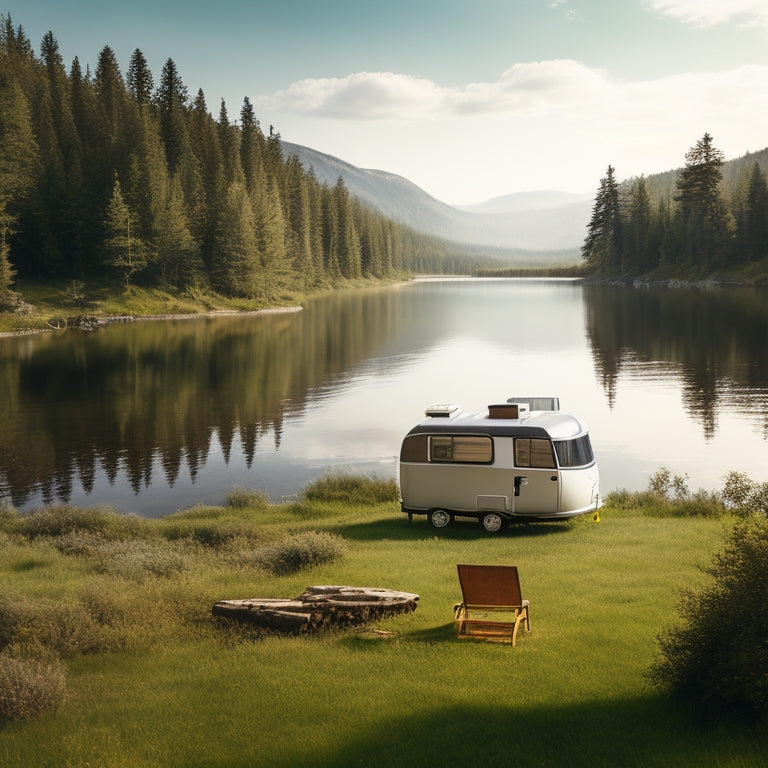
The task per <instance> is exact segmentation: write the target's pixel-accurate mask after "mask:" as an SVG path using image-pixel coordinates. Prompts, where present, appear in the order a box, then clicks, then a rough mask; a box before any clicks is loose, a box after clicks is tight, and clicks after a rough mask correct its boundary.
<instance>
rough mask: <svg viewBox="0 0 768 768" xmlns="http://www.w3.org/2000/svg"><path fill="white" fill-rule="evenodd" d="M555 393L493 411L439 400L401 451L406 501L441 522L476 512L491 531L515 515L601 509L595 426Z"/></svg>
mask: <svg viewBox="0 0 768 768" xmlns="http://www.w3.org/2000/svg"><path fill="white" fill-rule="evenodd" d="M559 408H560V403H559V400H558V398H556V397H547V398H543V397H512V398H509V400H508V401H507V402H506V403H501V404H499V405H489V406H488V413H487V415H484V416H482V415H476V414H465V413H464V412H463V411H462V410H461V408H460V407H459V406H457V405H434V406H430V407H429V408H427V409H426V411H425V416H426V418H425V419H424V421H422V422H421V423H419V424H417V425H416V426H415V427H414V428H413V429H411V431H410V432H408V434H407V435H406V436H405V438H404V440H403V444H402V447H401V450H400V494H401V508H402V510H403V512H404V513H406V514H407V515H408V519H409V520H410V519H412V517H413V515H427V517H428V518H429V521H430V522H431V524H432V525H433V526H434V527H435V528H445V527H446V526H447V525H450V524H451V522H452V521H453V520H454V518H456V517H469V518H475V519H476V520H478V521H479V522H481V523H482V525H483V527H484V528H485V529H486V530H487V531H490V532H496V531H499V530H501V529H502V528H503V527H504V526H505V525H506V524H507V523H509V522H512V521H517V522H525V521H530V520H544V519H547V520H551V519H562V518H567V517H572V516H574V515H581V514H584V513H586V512H591V511H595V510H597V509H598V508H599V506H600V504H601V501H600V495H599V475H598V470H597V463H596V462H595V457H594V454H593V453H592V445H591V443H590V441H589V433H588V432H587V428H586V426H585V425H584V423H583V422H582V421H581V420H580V419H578V418H577V417H576V416H571V415H568V414H566V413H561V412H560V410H559Z"/></svg>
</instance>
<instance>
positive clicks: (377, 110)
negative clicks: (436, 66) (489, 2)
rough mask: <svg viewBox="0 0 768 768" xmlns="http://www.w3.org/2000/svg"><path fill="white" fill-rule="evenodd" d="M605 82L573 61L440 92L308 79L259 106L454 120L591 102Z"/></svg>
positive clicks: (418, 82) (351, 116)
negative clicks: (553, 104)
mask: <svg viewBox="0 0 768 768" xmlns="http://www.w3.org/2000/svg"><path fill="white" fill-rule="evenodd" d="M610 87H611V86H610V84H609V82H608V80H607V79H606V76H605V75H604V74H603V73H602V72H601V71H599V70H594V69H589V68H587V67H585V66H583V65H582V64H579V63H577V62H575V61H570V60H554V61H539V62H531V63H521V64H515V65H514V66H513V67H511V68H510V69H508V70H507V71H506V72H504V73H503V74H502V75H501V77H500V78H499V79H498V80H496V81H495V82H492V83H470V84H469V85H466V86H462V87H450V88H446V87H442V86H439V85H437V84H436V83H434V82H432V81H431V80H428V79H426V78H421V77H413V76H411V75H402V74H395V73H392V72H360V73H357V74H352V75H349V76H347V77H344V78H322V79H307V80H300V81H299V82H297V83H293V84H292V85H291V86H289V87H288V88H287V89H286V90H284V91H278V92H277V93H275V94H274V96H273V97H271V98H270V99H264V100H260V101H261V104H260V105H259V106H263V107H268V108H270V109H275V108H281V109H286V110H289V111H291V112H295V113H299V114H306V115H312V116H317V117H329V118H337V119H339V118H340V119H345V120H395V121H398V122H412V121H420V120H428V121H433V120H440V119H444V118H446V117H452V116H456V115H479V114H495V113H501V112H510V111H513V112H517V111H529V110H537V109H541V108H542V107H546V106H547V105H549V104H551V103H552V102H553V101H557V102H562V101H569V100H577V101H579V102H583V101H584V100H587V101H592V100H594V99H596V98H600V97H601V96H603V95H604V94H605V92H606V91H607V90H608V89H610Z"/></svg>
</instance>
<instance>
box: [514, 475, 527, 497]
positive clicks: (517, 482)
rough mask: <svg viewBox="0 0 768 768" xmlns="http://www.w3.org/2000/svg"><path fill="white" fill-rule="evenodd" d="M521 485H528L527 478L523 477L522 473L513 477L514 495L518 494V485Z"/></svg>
mask: <svg viewBox="0 0 768 768" xmlns="http://www.w3.org/2000/svg"><path fill="white" fill-rule="evenodd" d="M521 485H528V478H527V477H523V476H522V475H517V476H516V477H515V496H519V495H520V486H521Z"/></svg>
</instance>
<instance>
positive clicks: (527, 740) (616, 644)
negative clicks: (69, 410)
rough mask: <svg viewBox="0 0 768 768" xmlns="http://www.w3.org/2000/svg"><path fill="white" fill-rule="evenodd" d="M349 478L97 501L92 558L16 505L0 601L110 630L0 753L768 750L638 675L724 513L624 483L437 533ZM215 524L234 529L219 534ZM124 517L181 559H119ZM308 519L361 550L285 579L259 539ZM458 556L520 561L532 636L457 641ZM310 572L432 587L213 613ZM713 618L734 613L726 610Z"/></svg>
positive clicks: (405, 754)
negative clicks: (680, 504)
mask: <svg viewBox="0 0 768 768" xmlns="http://www.w3.org/2000/svg"><path fill="white" fill-rule="evenodd" d="M324 482H325V481H324ZM373 485H374V486H375V485H376V484H375V483H374V484H373ZM331 486H333V484H331ZM342 486H343V488H344V489H346V490H344V492H343V493H340V492H339V490H338V488H336V489H334V487H327V488H325V489H324V490H323V488H324V486H323V485H322V484H319V485H316V486H313V487H311V488H310V489H308V492H307V493H305V494H303V495H302V499H301V501H300V503H299V504H295V505H287V506H270V505H266V504H264V502H263V499H262V498H261V497H260V496H259V495H258V494H255V495H254V504H253V506H250V507H249V506H243V504H242V499H243V498H244V497H243V494H242V492H239V493H238V494H237V495H236V498H237V502H236V503H234V504H232V503H230V504H229V505H228V506H226V507H195V508H193V509H192V510H189V511H187V512H182V513H179V514H178V515H173V516H170V517H168V518H165V519H163V520H155V521H153V520H147V521H142V523H141V525H139V526H138V529H134V526H135V522H134V521H133V520H131V521H130V524H127V523H126V524H124V525H122V526H121V525H117V524H116V523H115V522H114V521H113V520H112V519H111V518H109V517H108V518H107V520H106V522H105V520H104V514H105V513H104V512H103V511H102V512H101V517H100V518H99V522H98V524H96V523H94V526H93V528H94V530H91V531H86V530H84V529H80V533H81V534H82V535H83V537H84V540H85V541H86V543H88V542H89V541H90V546H91V547H92V548H93V549H92V550H88V549H87V547H86V548H85V549H83V550H82V551H81V552H80V553H79V554H75V553H72V550H67V549H66V547H63V548H62V547H61V543H62V542H61V539H62V537H70V538H69V539H68V541H69V540H71V538H72V536H73V535H77V533H78V532H77V531H75V532H74V534H73V531H72V530H71V529H68V530H66V531H64V532H59V533H56V532H55V531H54V532H53V533H50V534H49V535H45V536H40V535H36V536H34V537H32V536H31V535H30V532H29V531H28V530H25V525H24V518H18V517H16V516H13V515H6V516H3V517H2V518H1V519H0V583H2V584H3V596H4V599H6V600H15V601H16V602H17V603H21V604H22V605H23V606H24V607H25V608H26V610H27V611H29V612H34V610H33V607H34V606H42V607H43V608H46V609H47V611H46V613H47V614H48V616H49V618H50V620H51V622H54V618H55V613H56V611H55V609H54V608H53V606H54V604H56V605H63V606H68V608H67V609H66V610H65V609H61V612H62V615H63V616H64V617H65V618H66V619H67V620H69V618H68V617H71V615H75V614H76V612H77V611H85V612H86V613H87V615H88V616H89V617H90V618H89V621H92V622H93V627H92V632H93V633H94V635H96V634H98V635H99V638H100V639H101V643H102V644H101V645H99V646H97V647H94V648H92V649H88V650H89V652H78V651H76V650H72V649H70V651H68V652H67V653H66V654H61V653H59V655H58V657H59V658H63V659H64V667H65V672H66V697H65V698H64V700H63V702H62V703H61V704H60V705H59V706H58V708H57V709H55V710H50V711H48V712H46V713H44V714H42V715H39V716H38V717H36V718H35V719H32V720H28V721H21V722H12V723H9V724H6V725H5V726H3V727H0V765H8V766H15V767H18V768H24V766H35V767H36V768H37V767H39V766H72V767H74V766H86V765H88V766H104V767H105V768H106V767H109V768H121V767H122V766H126V767H127V766H142V768H143V767H145V766H147V767H150V766H157V768H161V767H162V768H174V766H180V767H181V766H184V767H185V768H192V767H194V766H201V767H202V766H206V767H210V766H227V767H232V768H234V767H235V766H249V767H252V768H258V767H259V766H277V767H278V768H280V767H282V766H285V768H288V767H289V766H291V767H295V766H313V767H318V768H325V767H326V766H327V767H328V768H331V767H332V766H333V767H334V768H337V767H338V766H359V765H364V766H387V767H388V768H389V767H390V766H409V768H412V766H415V765H430V764H435V765H442V766H459V765H461V766H466V765H478V766H486V765H521V766H577V767H578V766H590V767H594V766H637V767H638V768H640V767H641V766H642V767H643V768H645V767H647V766H659V767H660V768H661V767H662V766H663V767H664V768H668V767H669V766H675V767H677V766H697V767H698V766H708V767H709V766H724V767H725V766H728V767H730V766H743V767H745V768H746V767H748V766H759V765H764V764H766V761H768V738H767V737H766V735H765V733H764V730H765V729H764V727H762V728H758V727H757V726H749V725H747V724H739V723H733V722H730V723H727V724H723V725H721V726H712V725H707V726H704V725H703V724H702V723H700V722H699V721H698V720H697V719H696V717H695V716H694V715H693V714H692V712H691V711H690V710H689V709H688V708H687V707H686V706H685V705H684V704H681V703H679V702H678V701H676V700H674V699H671V698H668V697H667V696H665V695H663V694H662V693H661V692H659V691H658V690H656V689H655V688H653V687H652V685H651V684H650V683H649V682H648V680H647V678H646V672H647V670H648V668H649V667H650V665H651V663H652V662H653V661H654V659H655V658H656V654H657V646H656V636H657V634H658V633H659V632H660V631H661V629H662V628H664V627H665V626H669V625H670V624H672V623H674V622H675V621H676V620H677V604H678V600H679V596H680V591H681V589H682V588H684V587H696V586H697V585H702V584H704V583H706V581H707V579H708V576H707V575H706V574H705V573H704V571H703V567H704V566H706V565H708V564H709V563H710V561H711V559H712V555H713V554H714V552H715V551H717V550H719V549H720V547H721V545H722V542H723V540H724V536H725V533H726V531H727V530H728V529H729V527H730V526H731V525H732V522H733V519H732V518H731V517H730V516H729V515H723V516H705V515H702V514H692V515H689V514H685V515H683V516H681V517H670V516H650V515H648V514H644V513H643V511H642V510H641V509H635V508H632V507H631V505H630V504H629V503H628V501H627V498H626V497H622V500H623V504H622V505H620V506H619V507H616V508H613V507H609V506H607V507H606V508H604V509H603V510H602V513H601V520H600V522H598V523H596V522H593V520H592V518H591V517H590V516H586V517H583V518H578V519H576V520H573V521H570V522H559V523H541V524H532V525H530V526H525V527H524V526H519V527H511V528H508V529H506V530H505V531H503V532H502V533H501V534H500V535H495V536H494V535H489V534H486V533H485V532H484V531H483V530H482V529H481V528H480V527H479V526H477V525H473V524H461V523H458V524H456V525H455V526H453V527H451V528H449V529H447V530H445V531H443V532H441V533H440V534H438V535H436V534H435V532H434V531H433V530H432V529H431V528H430V527H429V525H428V524H427V522H426V521H425V520H424V519H423V518H416V519H414V521H413V522H412V523H410V524H409V523H408V522H407V519H406V518H405V516H403V515H402V514H401V513H400V512H399V510H398V506H397V503H396V502H395V501H380V502H376V503H370V504H366V503H364V502H363V501H361V500H359V499H358V500H357V501H350V500H348V498H342V499H341V500H339V496H342V497H343V496H344V495H345V494H349V493H352V495H355V494H358V493H359V487H358V486H357V485H356V484H354V483H352V484H350V483H349V482H348V481H346V480H345V481H344V483H342ZM356 489H357V490H356ZM381 492H382V493H383V494H384V495H385V496H386V494H387V493H388V491H387V490H386V489H382V490H381ZM375 495H376V494H375V493H374V494H373V496H372V497H371V498H374V497H375ZM657 514H658V509H657V511H656V512H655V513H654V515H657ZM97 517H98V515H97ZM68 519H69V520H71V519H72V515H71V514H70V515H69V517H68ZM219 526H221V527H222V530H223V531H225V534H222V535H215V534H213V533H211V531H212V530H216V529H217V527H219ZM49 530H50V529H49ZM118 530H119V531H122V532H123V533H122V534H121V535H122V536H123V539H119V538H118V539H117V540H123V541H126V542H134V543H135V545H136V546H137V547H145V548H149V550H150V551H152V552H154V553H155V554H156V555H157V556H158V557H161V556H166V557H170V554H169V553H170V551H171V550H166V549H165V548H166V547H171V548H172V552H173V558H177V559H178V560H179V561H180V562H181V567H180V569H178V570H174V571H173V572H172V573H169V574H163V573H162V572H161V571H160V572H158V571H153V570H152V569H151V568H150V569H149V570H142V568H141V567H139V566H137V567H136V570H131V569H128V568H119V567H117V566H116V565H115V566H114V567H113V568H111V569H110V568H109V567H105V565H104V562H103V558H101V557H100V556H99V552H102V551H103V550H102V549H100V547H107V546H114V544H115V540H116V539H115V538H114V536H113V533H114V532H115V531H118ZM201 530H206V531H208V533H207V534H205V535H198V534H199V531H201ZM105 531H106V532H107V533H106V534H105ZM226 532H230V533H232V535H229V534H228V533H226ZM86 533H88V534H89V535H91V536H92V537H93V536H95V535H96V534H98V536H97V537H96V538H91V539H88V536H87V535H86ZM311 533H316V534H318V535H320V534H332V535H333V536H334V537H340V538H341V539H343V541H344V543H345V547H344V548H343V551H341V552H338V553H336V554H337V556H336V557H335V559H332V560H331V561H330V562H325V563H323V564H321V565H317V566H315V567H309V568H306V569H303V570H299V571H296V572H292V573H290V574H288V575H285V576H276V575H274V574H273V572H271V571H270V570H268V569H266V568H264V567H259V565H258V558H257V557H256V558H254V557H253V556H254V555H255V554H256V553H258V552H263V548H267V547H271V546H274V545H275V543H277V542H281V541H285V540H286V539H290V537H301V536H302V535H305V534H311ZM112 552H113V557H114V559H115V560H116V561H118V560H120V557H121V555H120V553H116V552H115V551H114V550H112ZM124 556H125V557H128V555H124ZM139 560H141V558H139ZM174 562H175V560H174ZM458 562H474V563H509V564H515V565H517V566H518V567H519V569H520V575H521V582H522V587H523V592H524V595H525V596H526V597H527V598H528V599H529V600H530V601H531V624H532V631H531V633H530V634H527V633H525V632H521V634H520V636H519V637H518V645H517V647H516V648H511V647H510V646H509V645H502V644H496V643H485V642H481V641H480V642H478V641H458V640H457V639H456V636H455V630H454V627H453V624H452V621H451V619H452V607H453V604H454V603H455V602H456V601H457V600H458V599H459V597H460V592H459V585H458V579H457V576H456V564H457V563H458ZM311 584H349V585H356V586H378V587H388V588H392V589H399V590H405V591H410V592H416V593H418V594H419V595H420V596H421V600H420V604H419V607H418V609H417V610H416V611H415V612H414V613H412V614H408V615H404V616H400V617H394V618H390V619H386V620H383V621H381V622H378V623H375V624H371V625H369V626H366V627H361V628H355V629H348V630H338V631H330V632H327V633H325V634H321V635H316V636H308V637H298V638H297V637H279V636H260V635H259V634H257V633H256V632H254V631H251V630H248V629H245V628H242V627H239V626H231V625H228V624H219V623H216V622H214V621H213V620H212V618H211V606H212V604H213V603H214V602H215V601H216V600H219V599H228V598H241V597H294V596H296V595H298V594H300V593H301V592H302V591H303V590H304V588H305V587H306V586H308V585H311ZM54 623H55V622H54ZM86 629H87V628H81V631H82V632H85V630H86ZM712 631H713V632H727V631H728V627H727V622H723V625H722V626H719V627H713V628H712ZM70 632H71V633H73V634H74V629H72V628H70ZM27 640H29V638H27ZM56 641H57V642H62V641H61V637H59V636H57V638H56ZM81 642H85V640H83V639H81ZM10 650H13V652H14V654H16V655H17V656H18V655H23V654H24V653H33V652H34V653H37V654H40V653H41V651H40V648H39V647H35V646H34V643H32V644H31V645H29V646H28V647H27V646H25V644H24V642H22V641H19V640H18V639H17V642H16V645H15V647H14V648H12V649H9V648H6V649H5V650H4V651H3V653H9V652H10ZM48 652H49V653H53V651H50V650H49V651H48Z"/></svg>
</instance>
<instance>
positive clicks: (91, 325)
mask: <svg viewBox="0 0 768 768" xmlns="http://www.w3.org/2000/svg"><path fill="white" fill-rule="evenodd" d="M302 309H303V307H301V306H295V307H268V308H266V309H214V310H211V311H209V312H195V313H185V314H167V315H106V316H101V315H74V316H72V317H67V318H59V319H60V321H61V325H51V323H50V321H49V323H48V325H49V327H48V328H18V329H16V330H13V331H0V338H6V337H9V336H30V335H34V334H38V333H49V332H51V331H63V330H65V329H66V328H79V329H80V330H83V331H95V330H97V329H99V328H102V327H103V326H105V325H111V324H112V323H134V322H141V321H144V320H197V319H202V318H212V317H234V316H237V317H246V316H249V315H252V316H253V315H276V314H282V313H291V312H301V311H302Z"/></svg>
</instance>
